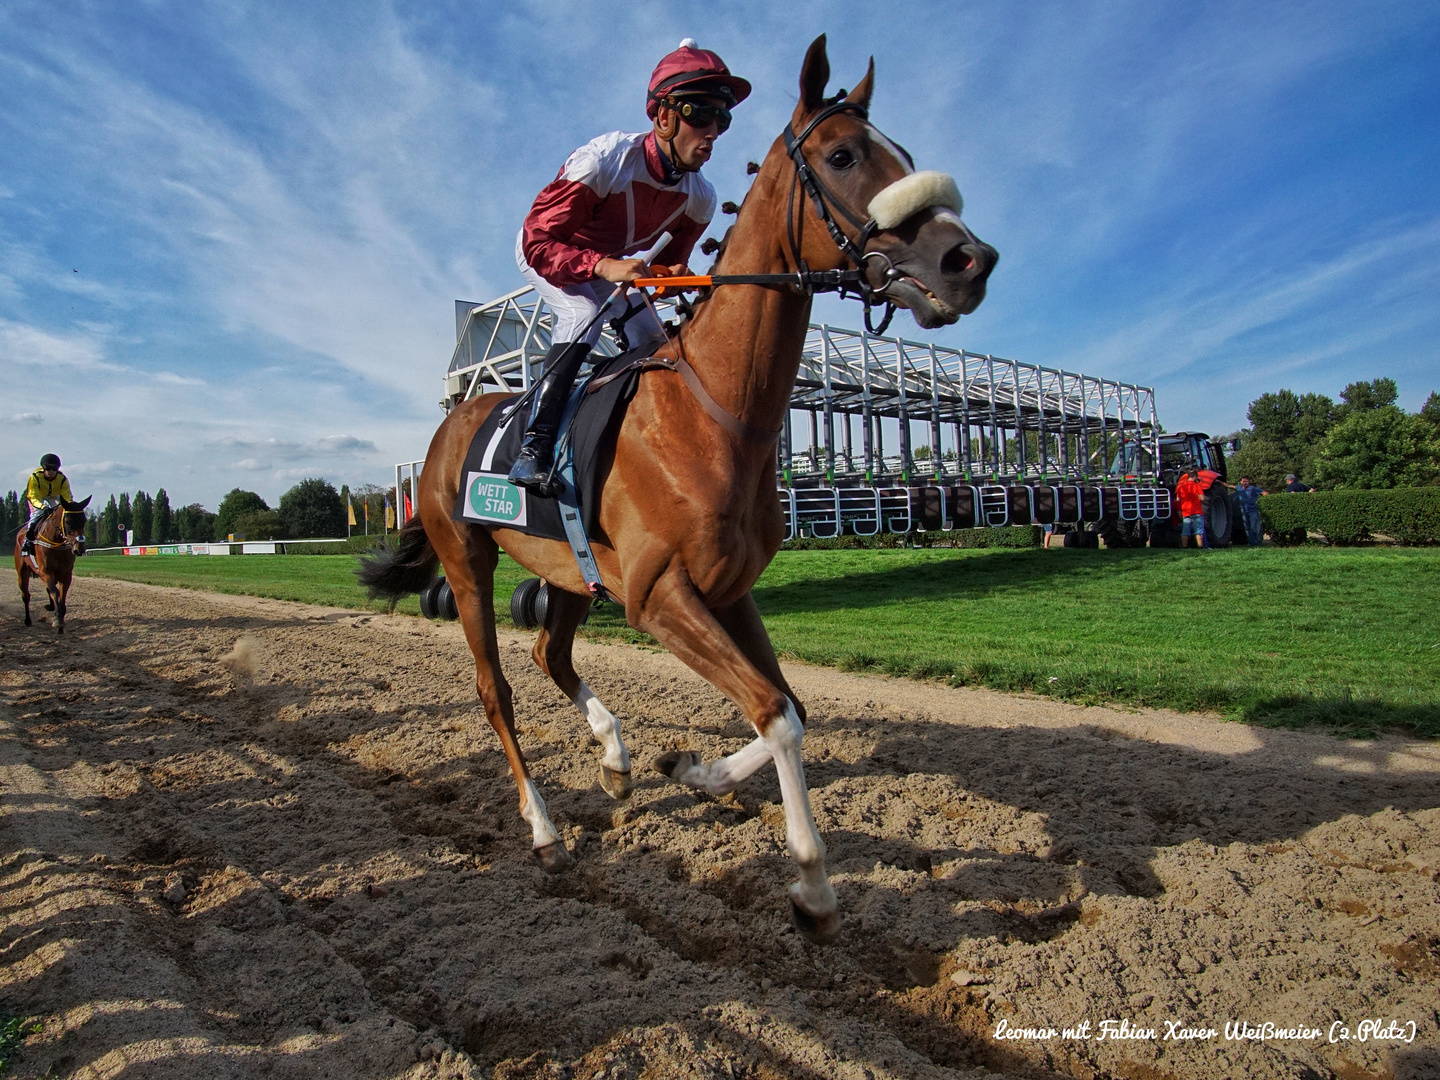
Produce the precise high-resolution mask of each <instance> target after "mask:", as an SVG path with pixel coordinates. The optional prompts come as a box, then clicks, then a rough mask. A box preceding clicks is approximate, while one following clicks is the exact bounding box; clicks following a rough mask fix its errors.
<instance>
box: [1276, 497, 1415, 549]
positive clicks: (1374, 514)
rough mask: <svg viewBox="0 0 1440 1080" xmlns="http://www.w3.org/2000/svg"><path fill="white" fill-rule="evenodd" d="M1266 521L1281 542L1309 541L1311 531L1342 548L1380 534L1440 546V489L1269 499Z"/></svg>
mask: <svg viewBox="0 0 1440 1080" xmlns="http://www.w3.org/2000/svg"><path fill="white" fill-rule="evenodd" d="M1260 521H1261V524H1262V525H1263V526H1264V528H1265V531H1266V532H1267V533H1269V534H1270V536H1271V537H1272V538H1273V539H1274V540H1275V542H1276V543H1280V544H1285V543H1297V542H1300V541H1303V540H1304V539H1305V534H1306V533H1307V532H1309V533H1319V534H1320V535H1321V536H1323V537H1325V539H1327V540H1329V541H1330V543H1332V544H1341V545H1344V544H1355V543H1359V542H1360V541H1362V540H1369V539H1372V538H1374V537H1377V536H1388V537H1390V539H1392V540H1396V541H1399V542H1400V543H1402V544H1434V543H1440V487H1422V488H1387V489H1383V490H1374V491H1355V490H1344V491H1309V492H1296V493H1294V494H1281V495H1264V496H1261V498H1260Z"/></svg>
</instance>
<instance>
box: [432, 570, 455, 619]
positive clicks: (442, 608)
mask: <svg viewBox="0 0 1440 1080" xmlns="http://www.w3.org/2000/svg"><path fill="white" fill-rule="evenodd" d="M435 613H436V614H437V615H438V616H439V617H440V618H442V619H458V618H459V617H460V608H459V607H458V606H456V604H455V591H454V590H453V589H451V588H450V581H449V579H448V578H441V579H440V587H439V588H438V589H436V590H435Z"/></svg>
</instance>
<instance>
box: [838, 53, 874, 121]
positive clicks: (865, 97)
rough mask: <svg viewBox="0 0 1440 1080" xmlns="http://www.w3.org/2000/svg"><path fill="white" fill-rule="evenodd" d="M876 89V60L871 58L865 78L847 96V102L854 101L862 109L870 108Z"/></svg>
mask: <svg viewBox="0 0 1440 1080" xmlns="http://www.w3.org/2000/svg"><path fill="white" fill-rule="evenodd" d="M874 89H875V58H874V57H873V56H872V57H870V66H869V67H868V68H866V69H865V77H864V78H863V79H861V80H860V81H859V82H858V83H856V84H855V89H854V90H851V91H850V93H849V94H848V95H846V97H845V100H846V101H852V102H854V103H855V104H856V105H859V106H860V107H861V108H862V109H866V110H868V109H869V108H870V93H871V91H873V90H874Z"/></svg>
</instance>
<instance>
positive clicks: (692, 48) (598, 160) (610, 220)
mask: <svg viewBox="0 0 1440 1080" xmlns="http://www.w3.org/2000/svg"><path fill="white" fill-rule="evenodd" d="M749 95H750V84H749V83H748V82H746V81H745V80H744V79H741V78H738V77H737V76H734V75H731V74H730V69H729V68H727V67H726V66H725V62H724V61H723V60H721V59H720V57H719V56H717V55H716V54H715V53H713V52H710V51H709V50H708V49H701V48H699V47H698V46H697V45H696V44H695V42H694V41H693V40H692V39H690V38H686V39H685V40H684V41H682V42H681V43H680V47H679V48H678V49H676V50H675V51H674V52H672V53H670V54H669V55H668V56H666V57H665V58H664V59H662V60H661V61H660V63H659V64H657V65H656V67H655V71H654V74H652V75H651V76H650V91H649V96H648V99H647V101H646V106H645V112H646V115H648V116H649V117H650V119H651V121H652V128H651V130H650V131H648V132H643V133H637V134H633V135H631V134H626V133H625V132H620V131H614V132H611V133H610V134H608V135H601V136H600V137H599V138H598V139H594V140H592V141H591V142H588V143H586V144H585V145H584V146H582V147H580V149H578V150H576V151H575V152H574V153H573V154H571V155H570V157H569V159H568V160H566V162H565V166H564V168H562V169H561V170H560V174H559V175H558V176H556V178H555V179H554V180H553V181H551V182H550V184H549V185H548V186H547V187H546V188H545V189H544V190H543V191H541V192H540V194H539V195H538V196H536V198H535V203H534V205H533V206H531V208H530V213H529V214H528V215H527V216H526V218H525V224H524V226H523V227H522V228H521V230H520V235H519V237H518V238H517V239H516V242H515V261H516V262H517V263H518V264H519V266H520V272H521V273H522V274H523V275H524V276H525V280H527V281H528V282H530V284H531V285H533V286H534V287H535V291H536V293H537V294H538V295H539V296H540V298H541V299H543V300H544V301H545V303H546V304H547V305H548V306H549V308H550V312H551V316H552V320H553V323H552V331H551V336H550V340H551V346H550V352H549V354H548V355H547V356H546V357H545V366H546V367H547V368H549V373H548V374H547V375H546V376H545V379H544V382H542V383H541V385H540V386H539V388H538V389H537V392H536V394H535V400H534V403H533V404H532V405H531V407H530V419H529V423H528V424H527V425H526V427H525V439H524V443H523V444H522V446H521V448H520V455H519V457H517V458H516V459H515V465H514V467H513V468H512V469H511V470H510V481H511V483H514V484H518V485H520V486H521V487H525V488H529V489H531V490H532V491H534V492H535V493H536V494H537V495H541V496H550V495H553V494H554V492H553V491H552V490H547V489H546V483H545V480H546V477H547V475H548V474H549V472H550V467H551V463H552V460H553V457H554V452H555V439H556V436H557V435H558V434H559V428H560V420H561V418H562V416H563V414H564V412H565V404H566V401H567V400H568V398H569V395H570V387H571V385H572V384H573V383H574V381H575V376H576V375H577V374H578V373H579V371H580V365H581V364H582V363H584V362H585V358H586V356H587V355H588V354H589V352H590V347H591V346H592V345H594V344H595V342H596V341H598V340H599V338H600V332H601V330H602V329H603V327H602V325H601V323H600V322H599V321H598V320H597V321H596V322H595V325H594V326H592V327H590V329H589V330H588V331H587V332H586V333H585V334H584V336H583V338H582V337H581V331H582V330H583V329H584V328H585V325H586V323H587V322H588V321H589V320H590V319H591V318H592V317H593V316H594V315H595V313H596V312H597V311H598V310H599V308H600V305H601V304H603V303H604V302H605V301H606V299H607V298H608V297H609V296H610V294H611V293H612V292H613V291H614V288H615V286H616V285H619V284H622V283H625V282H630V281H634V280H635V279H636V278H639V277H644V276H646V275H647V274H648V273H650V268H649V267H647V266H646V265H645V264H644V263H643V262H642V261H641V260H639V259H636V258H633V257H632V256H633V255H635V253H637V252H640V251H645V250H647V249H648V248H650V247H652V246H653V245H654V243H655V241H656V240H657V239H659V237H660V235H661V234H662V233H664V232H667V231H668V232H669V233H670V235H671V237H672V239H671V241H670V243H669V244H667V245H666V246H665V249H664V250H663V251H660V252H659V253H658V254H657V255H656V257H655V263H656V265H657V266H661V267H666V268H668V270H669V272H670V273H673V274H687V273H689V269H688V268H687V265H686V264H687V263H688V261H689V259H690V252H691V250H692V249H693V248H694V247H695V242H696V241H697V240H699V239H700V235H701V234H702V233H703V232H704V231H705V227H706V226H707V225H708V224H709V223H710V219H711V218H712V217H713V216H714V214H715V189H714V188H713V187H711V186H710V182H709V181H708V180H706V179H705V178H704V177H702V176H701V175H700V167H701V166H702V165H704V164H705V162H707V161H708V160H710V154H711V152H712V150H713V149H714V145H715V140H716V139H717V138H718V137H719V136H720V135H722V134H723V133H724V132H725V130H726V129H727V128H728V127H729V126H730V108H731V106H734V105H738V104H739V103H740V102H742V101H744V100H745V99H746V98H747V97H748V96H749ZM661 272H662V273H663V271H661ZM664 333H665V332H664V330H663V329H662V328H661V327H660V325H659V323H658V322H657V321H656V319H655V317H654V316H653V315H652V314H651V313H650V311H649V310H648V309H645V310H641V311H640V312H639V313H637V314H636V315H635V317H634V318H633V319H631V321H630V323H629V327H628V336H629V337H630V339H631V341H633V342H634V343H635V344H637V345H638V344H643V343H648V342H650V341H654V340H656V339H658V338H661V337H663V336H664Z"/></svg>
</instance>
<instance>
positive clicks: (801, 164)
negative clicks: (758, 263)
mask: <svg viewBox="0 0 1440 1080" xmlns="http://www.w3.org/2000/svg"><path fill="white" fill-rule="evenodd" d="M844 96H845V92H844V91H843V90H842V91H841V92H840V93H839V94H837V95H835V97H834V98H831V99H830V101H829V103H828V104H826V105H825V107H824V108H822V109H821V110H820V111H819V112H817V113H816V114H815V115H814V116H812V117H811V118H810V121H809V123H807V124H806V125H805V126H804V127H803V128H801V129H800V133H799V134H798V135H797V134H795V130H794V128H792V127H791V126H790V125H789V124H786V125H785V130H784V132H782V133H781V136H780V137H781V138H782V139H784V140H785V152H786V153H787V154H789V155H790V160H791V161H792V162H794V164H795V180H794V182H793V183H792V184H791V185H790V203H789V206H788V208H787V209H786V211H785V231H786V234H787V237H788V239H789V241H790V256H791V258H792V259H794V260H795V264H796V266H798V267H799V269H800V273H801V275H802V276H804V277H808V276H809V274H810V273H811V271H810V269H809V267H808V266H806V265H805V260H804V259H803V258H802V257H801V255H800V236H799V229H798V228H797V221H801V220H803V218H801V217H800V216H799V215H797V214H796V213H795V193H796V191H797V190H802V189H803V190H804V192H805V194H806V195H808V196H809V197H810V201H811V203H812V204H814V206H815V213H816V214H817V215H818V216H819V218H820V220H821V222H823V223H824V225H825V229H826V231H827V232H829V233H830V239H831V240H832V241H834V243H835V246H836V247H837V248H839V249H840V254H842V255H844V256H845V258H847V259H848V260H850V262H851V263H853V264H854V269H853V270H842V271H840V272H839V274H838V275H836V278H837V280H836V283H835V284H834V285H828V283H827V284H826V285H824V286H821V287H819V288H815V287H812V288H811V289H810V290H809V291H812V292H817V291H831V290H833V291H835V292H838V293H839V294H840V295H841V296H842V297H845V296H850V295H853V296H855V297H856V298H857V299H859V300H860V301H861V302H862V303H863V304H864V305H865V329H866V330H867V331H869V332H870V333H872V334H883V333H884V332H885V328H886V327H888V326H889V325H890V320H891V319H893V318H894V317H895V310H896V305H895V302H894V301H893V300H891V299H890V298H889V297H888V296H886V295H885V294H886V292H887V291H888V290H889V288H890V286H891V285H893V284H894V283H895V282H896V281H899V280H900V278H901V277H902V276H903V275H902V274H901V273H900V271H898V270H896V269H895V264H894V263H893V262H891V261H890V256H888V255H886V254H885V253H884V252H883V251H866V250H865V245H866V244H867V243H869V242H870V237H871V236H873V235H874V234H875V231H876V228H877V224H876V221H875V219H874V218H873V217H872V218H869V219H866V220H862V219H861V218H860V216H859V215H858V214H856V213H854V212H853V211H852V210H850V208H849V207H847V206H846V205H845V203H844V202H842V201H841V200H840V199H839V198H838V197H837V196H836V195H835V193H834V192H833V191H831V190H830V189H829V188H828V187H826V186H825V181H823V180H821V179H820V177H819V176H817V175H816V174H815V170H814V169H812V168H811V167H810V163H809V162H808V161H806V160H805V150H804V148H805V140H806V139H808V138H809V137H810V135H811V134H812V133H813V132H814V131H815V129H816V128H817V127H819V126H820V125H821V124H822V123H824V122H825V121H826V120H828V119H830V117H832V116H837V115H839V114H841V113H850V114H853V115H855V116H858V117H859V118H860V119H861V120H863V121H864V122H865V123H866V124H869V123H870V110H869V109H867V108H865V106H863V105H861V104H859V103H858V102H854V101H845V100H844ZM891 145H893V146H894V147H895V148H896V149H897V150H899V151H900V152H901V153H902V154H904V155H905V160H906V162H908V163H909V165H910V167H911V168H912V169H913V168H914V167H915V161H914V159H913V158H912V157H911V156H910V153H909V151H907V150H906V149H905V148H904V147H902V146H900V144H899V143H895V142H893V141H892V142H891ZM832 206H833V207H834V211H838V212H839V214H840V216H841V217H843V218H844V219H845V220H846V221H848V222H849V223H850V224H851V225H852V226H853V227H854V228H856V229H858V230H859V231H860V235H859V237H858V238H857V239H855V240H851V239H850V237H849V236H848V235H847V234H846V232H845V230H844V229H842V228H841V227H840V224H839V222H837V221H836V220H835V212H834V211H832V209H831V207H832ZM870 259H883V260H884V262H885V283H884V284H883V285H881V286H880V287H879V288H878V289H877V288H875V287H874V286H873V285H871V284H870V279H869V275H867V274H866V273H865V265H866V262H867V261H868V260H870ZM877 298H879V299H883V300H884V302H885V316H884V317H883V318H882V319H881V320H880V325H879V326H873V325H871V321H870V309H871V307H872V306H874V304H875V301H876V299H877Z"/></svg>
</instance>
